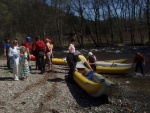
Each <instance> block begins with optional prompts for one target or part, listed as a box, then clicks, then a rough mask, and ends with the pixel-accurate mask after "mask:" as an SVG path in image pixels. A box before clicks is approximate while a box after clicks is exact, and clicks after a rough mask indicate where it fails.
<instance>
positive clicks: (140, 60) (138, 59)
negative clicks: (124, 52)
mask: <svg viewBox="0 0 150 113" xmlns="http://www.w3.org/2000/svg"><path fill="white" fill-rule="evenodd" d="M133 65H134V67H135V70H134V71H135V74H136V73H137V72H138V69H139V68H140V71H141V74H142V75H143V76H144V71H143V65H145V58H144V56H143V55H142V54H141V53H140V52H137V53H136V55H135V57H134V61H133Z"/></svg>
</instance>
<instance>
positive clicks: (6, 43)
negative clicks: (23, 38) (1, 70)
mask: <svg viewBox="0 0 150 113" xmlns="http://www.w3.org/2000/svg"><path fill="white" fill-rule="evenodd" d="M9 48H10V40H9V39H8V38H7V39H6V40H5V43H4V56H6V58H7V67H8V69H11V68H10V58H9V56H8V50H9Z"/></svg>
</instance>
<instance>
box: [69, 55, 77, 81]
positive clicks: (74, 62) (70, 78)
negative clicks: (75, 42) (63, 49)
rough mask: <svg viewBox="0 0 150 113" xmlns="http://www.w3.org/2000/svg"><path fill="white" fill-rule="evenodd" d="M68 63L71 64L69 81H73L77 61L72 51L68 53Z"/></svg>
mask: <svg viewBox="0 0 150 113" xmlns="http://www.w3.org/2000/svg"><path fill="white" fill-rule="evenodd" d="M67 63H68V66H69V74H68V81H69V82H73V74H74V71H75V68H76V61H75V56H74V54H72V53H69V54H68V55H67Z"/></svg>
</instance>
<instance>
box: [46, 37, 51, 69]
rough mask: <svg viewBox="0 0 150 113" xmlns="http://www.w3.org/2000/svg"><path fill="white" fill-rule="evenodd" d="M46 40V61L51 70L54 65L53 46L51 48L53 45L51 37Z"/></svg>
mask: <svg viewBox="0 0 150 113" xmlns="http://www.w3.org/2000/svg"><path fill="white" fill-rule="evenodd" d="M45 41H46V51H45V54H46V63H47V64H48V67H49V68H48V70H47V71H50V70H51V67H52V60H51V56H52V48H51V45H50V42H51V40H50V39H49V38H46V40H45Z"/></svg>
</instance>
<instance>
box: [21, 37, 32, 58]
mask: <svg viewBox="0 0 150 113" xmlns="http://www.w3.org/2000/svg"><path fill="white" fill-rule="evenodd" d="M30 40H31V38H30V37H29V36H26V41H25V42H23V43H22V46H25V47H26V48H27V53H28V60H29V59H30V52H31V47H30Z"/></svg>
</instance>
